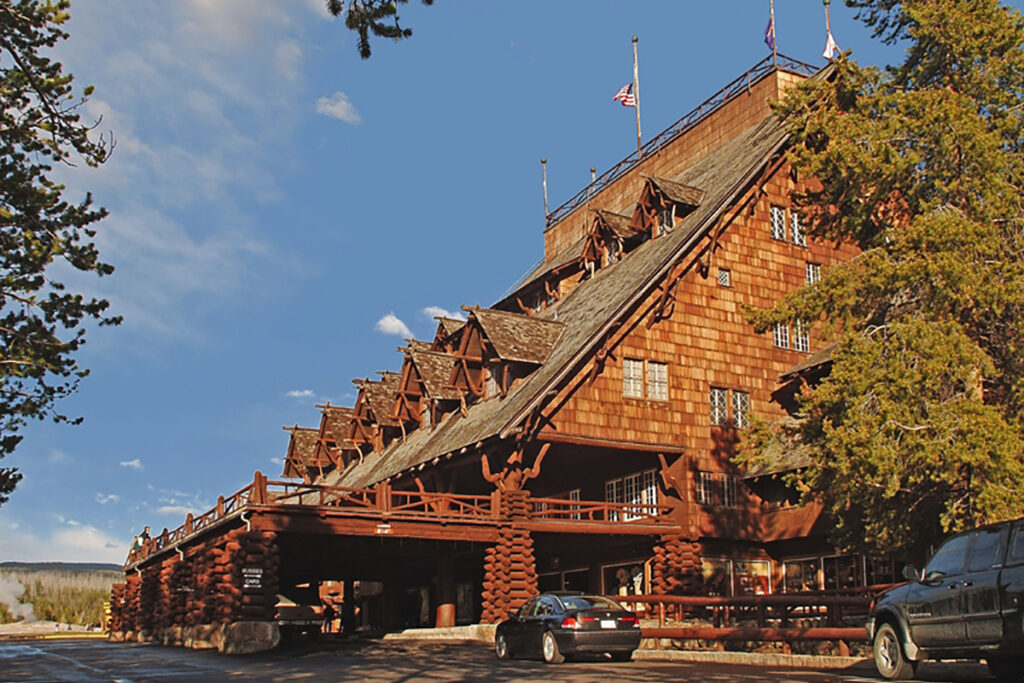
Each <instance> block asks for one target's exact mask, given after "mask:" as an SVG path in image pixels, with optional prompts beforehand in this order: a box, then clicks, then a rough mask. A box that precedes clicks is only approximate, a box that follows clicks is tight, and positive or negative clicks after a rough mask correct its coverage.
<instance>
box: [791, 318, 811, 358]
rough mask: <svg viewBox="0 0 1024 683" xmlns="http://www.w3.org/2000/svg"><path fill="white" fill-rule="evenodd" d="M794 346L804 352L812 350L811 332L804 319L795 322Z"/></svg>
mask: <svg viewBox="0 0 1024 683" xmlns="http://www.w3.org/2000/svg"><path fill="white" fill-rule="evenodd" d="M793 348H794V349H796V350H797V351H803V352H804V353H810V351H811V332H810V329H809V327H808V325H807V324H806V323H804V321H802V320H797V321H796V322H795V323H793Z"/></svg>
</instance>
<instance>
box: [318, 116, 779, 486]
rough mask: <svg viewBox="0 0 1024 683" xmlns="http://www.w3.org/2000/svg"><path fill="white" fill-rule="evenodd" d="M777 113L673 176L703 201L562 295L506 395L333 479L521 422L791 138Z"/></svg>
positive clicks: (417, 459)
mask: <svg viewBox="0 0 1024 683" xmlns="http://www.w3.org/2000/svg"><path fill="white" fill-rule="evenodd" d="M786 137H787V136H786V132H785V128H784V126H783V125H782V124H780V123H779V122H778V121H777V120H776V119H775V118H774V117H767V118H766V119H764V120H763V121H762V122H761V123H759V124H757V125H755V126H752V127H750V128H748V129H747V130H746V131H744V132H743V133H741V134H739V135H737V136H736V137H734V138H733V139H732V140H730V141H729V142H727V143H726V144H724V145H723V146H722V147H720V148H718V149H717V150H714V151H713V152H712V153H711V154H710V155H708V156H707V157H705V158H703V159H702V160H700V161H699V162H697V163H695V164H694V165H693V166H691V167H690V168H688V169H686V170H685V171H684V172H683V173H681V174H679V175H678V176H677V177H676V178H674V181H675V182H677V183H681V184H684V185H687V186H691V187H695V188H699V189H701V190H704V191H705V192H706V196H705V198H704V201H702V202H701V205H700V206H699V207H698V208H697V209H696V210H695V211H693V212H692V213H690V214H689V215H687V216H686V218H685V219H684V220H683V221H681V222H680V223H679V224H678V225H677V226H676V227H675V229H674V230H672V231H671V232H670V233H668V234H666V235H663V236H661V237H657V238H655V239H651V240H649V241H647V242H645V243H644V244H642V245H641V246H639V247H638V248H636V249H635V250H634V251H633V252H632V253H630V254H629V255H628V256H627V257H626V258H624V259H623V260H622V261H620V262H619V263H616V264H614V265H612V266H609V267H606V268H602V269H601V270H598V271H597V272H596V273H595V274H594V276H593V277H592V278H590V279H588V280H585V281H584V282H581V283H580V284H579V285H578V286H577V287H576V288H575V289H573V290H572V292H570V294H569V295H568V296H567V297H566V298H564V299H563V300H561V301H559V302H557V303H555V304H554V305H552V306H550V307H549V308H547V309H545V310H544V312H543V313H541V314H540V315H539V316H538V317H539V318H548V319H552V320H557V321H558V322H560V323H564V325H565V327H564V329H563V330H562V333H561V336H560V337H559V338H558V341H557V343H556V344H555V346H554V348H553V349H552V351H551V353H550V355H549V356H548V358H547V360H546V362H545V363H544V365H542V366H541V367H540V368H538V369H537V370H536V371H535V372H533V373H532V374H531V375H530V376H528V377H527V378H526V379H524V380H523V381H522V382H521V383H520V384H518V385H516V386H515V387H514V388H513V390H512V391H510V392H509V394H508V396H507V397H506V398H505V399H503V400H490V401H483V402H481V403H478V404H476V405H473V406H471V407H470V408H469V410H468V413H467V415H465V416H463V415H461V414H459V413H455V414H453V415H451V416H449V417H448V418H447V419H446V420H445V421H444V422H443V423H441V424H440V425H439V426H437V427H436V428H434V429H420V430H417V431H415V432H413V433H411V434H409V435H408V437H407V438H406V439H404V440H400V441H395V442H394V443H392V444H391V445H390V446H389V447H388V448H387V449H385V450H384V452H383V453H382V454H375V455H374V456H371V457H368V458H364V460H363V461H362V462H361V463H359V464H358V465H356V466H354V467H350V468H348V469H346V470H345V471H344V472H343V473H342V474H341V476H340V477H331V478H329V480H328V482H327V483H340V484H343V485H345V486H356V487H358V486H368V485H371V484H373V483H375V482H377V481H381V480H383V479H386V478H388V477H391V476H394V475H395V474H398V473H399V472H402V471H404V470H407V469H409V468H411V467H414V466H416V465H418V464H420V463H424V462H429V461H430V460H432V459H434V458H436V457H438V456H442V455H445V454H447V453H451V452H453V451H455V450H458V449H461V448H462V447H464V446H471V445H473V444H476V443H477V442H480V441H482V440H484V439H488V438H491V437H493V436H504V435H506V434H507V433H508V431H509V430H510V429H512V428H513V427H515V426H516V425H517V424H518V423H519V422H521V421H522V420H523V419H524V418H525V417H526V415H527V414H528V413H529V411H530V410H532V409H533V408H534V407H535V406H536V405H537V404H539V403H540V402H541V401H543V400H544V396H545V395H547V393H548V391H549V390H550V389H551V388H553V387H554V386H555V385H557V383H558V382H560V381H562V380H563V379H564V378H565V377H566V376H567V375H569V374H570V373H571V372H573V370H574V368H577V367H579V365H580V363H581V362H582V361H584V360H585V359H586V358H587V357H588V355H589V353H591V352H592V347H593V345H594V344H595V343H596V342H597V341H598V340H599V339H600V338H601V336H602V335H603V334H604V333H605V332H606V331H607V330H608V329H609V328H610V327H611V326H612V324H613V323H614V322H615V320H616V319H617V318H618V317H619V316H620V314H622V313H623V312H625V311H626V310H628V309H629V307H630V306H631V305H633V304H635V303H637V302H638V301H640V300H641V299H642V298H643V297H644V296H645V294H646V293H647V292H649V291H650V290H651V288H652V287H654V286H655V285H656V283H657V282H659V281H660V280H661V278H662V277H664V275H665V274H666V273H667V272H668V269H669V268H670V267H671V266H672V264H673V263H674V262H675V261H676V260H677V259H678V258H679V257H680V255H682V254H683V253H685V252H686V251H688V250H689V249H691V248H693V247H694V246H695V245H696V244H697V243H698V241H699V240H700V239H701V238H702V237H703V236H704V235H705V234H706V233H707V231H708V230H709V229H710V228H711V227H712V225H713V223H714V221H715V219H716V218H717V217H718V216H719V215H720V213H721V212H722V211H723V210H724V209H725V208H726V207H727V206H728V205H729V204H731V203H732V202H733V201H734V200H735V199H736V198H737V196H738V195H739V193H740V192H741V191H742V190H743V189H744V188H745V187H746V186H747V185H748V184H749V182H750V181H751V179H752V178H753V177H754V175H755V174H756V173H757V172H758V171H759V170H760V169H761V168H762V167H763V166H764V165H765V164H766V163H767V162H768V160H769V159H770V158H771V157H772V155H773V154H774V153H775V152H777V151H778V150H779V149H781V148H782V146H783V145H784V144H785V141H786Z"/></svg>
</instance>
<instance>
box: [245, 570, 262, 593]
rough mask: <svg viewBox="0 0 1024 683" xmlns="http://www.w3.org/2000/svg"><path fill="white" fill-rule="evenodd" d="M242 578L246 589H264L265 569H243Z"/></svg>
mask: <svg viewBox="0 0 1024 683" xmlns="http://www.w3.org/2000/svg"><path fill="white" fill-rule="evenodd" d="M242 578H243V580H244V581H243V585H244V586H245V587H246V588H263V567H242Z"/></svg>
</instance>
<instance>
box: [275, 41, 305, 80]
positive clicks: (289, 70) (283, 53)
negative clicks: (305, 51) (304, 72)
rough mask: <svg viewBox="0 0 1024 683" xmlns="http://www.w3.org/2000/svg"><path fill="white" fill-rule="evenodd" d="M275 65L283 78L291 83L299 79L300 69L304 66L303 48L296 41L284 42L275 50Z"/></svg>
mask: <svg viewBox="0 0 1024 683" xmlns="http://www.w3.org/2000/svg"><path fill="white" fill-rule="evenodd" d="M274 63H275V64H276V65H277V70H278V71H279V72H280V73H281V75H282V76H284V77H285V78H287V79H288V80H289V81H294V80H296V79H298V78H299V67H300V66H302V46H300V45H299V43H298V42H296V41H294V40H283V41H281V42H280V43H278V44H277V48H276V49H275V50H274Z"/></svg>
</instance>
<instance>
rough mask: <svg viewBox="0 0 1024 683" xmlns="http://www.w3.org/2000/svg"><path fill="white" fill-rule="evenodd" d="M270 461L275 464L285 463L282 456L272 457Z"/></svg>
mask: <svg viewBox="0 0 1024 683" xmlns="http://www.w3.org/2000/svg"><path fill="white" fill-rule="evenodd" d="M270 462H272V463H274V464H275V465H284V460H283V459H281V458H271V459H270Z"/></svg>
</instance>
